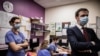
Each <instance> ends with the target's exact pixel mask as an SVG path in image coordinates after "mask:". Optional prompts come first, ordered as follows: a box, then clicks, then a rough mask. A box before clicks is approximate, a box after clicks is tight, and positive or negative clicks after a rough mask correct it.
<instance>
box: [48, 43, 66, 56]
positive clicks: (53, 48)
mask: <svg viewBox="0 0 100 56" xmlns="http://www.w3.org/2000/svg"><path fill="white" fill-rule="evenodd" d="M48 49H49V50H50V51H54V52H56V50H57V44H55V43H51V44H49V46H48ZM56 56H67V54H59V55H56Z"/></svg>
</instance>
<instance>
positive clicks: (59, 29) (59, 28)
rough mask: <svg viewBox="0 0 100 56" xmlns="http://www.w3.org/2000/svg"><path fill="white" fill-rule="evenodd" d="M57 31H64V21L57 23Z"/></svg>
mask: <svg viewBox="0 0 100 56" xmlns="http://www.w3.org/2000/svg"><path fill="white" fill-rule="evenodd" d="M56 31H57V32H61V31H62V23H60V22H59V23H56Z"/></svg>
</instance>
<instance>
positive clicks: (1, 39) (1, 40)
mask: <svg viewBox="0 0 100 56" xmlns="http://www.w3.org/2000/svg"><path fill="white" fill-rule="evenodd" d="M9 30H10V29H7V28H0V49H2V48H7V47H8V46H7V45H6V44H5V35H6V33H7V32H8V31H9Z"/></svg>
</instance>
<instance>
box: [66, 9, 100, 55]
mask: <svg viewBox="0 0 100 56" xmlns="http://www.w3.org/2000/svg"><path fill="white" fill-rule="evenodd" d="M88 14H89V11H88V9H86V8H80V9H78V10H77V11H76V14H75V18H76V20H77V25H76V26H74V27H70V28H69V29H68V30H67V36H68V41H69V42H70V45H71V48H72V56H98V54H97V52H98V51H99V50H100V40H99V39H98V38H97V35H96V34H95V32H94V31H93V29H91V28H87V27H84V26H85V25H86V24H87V22H88Z"/></svg>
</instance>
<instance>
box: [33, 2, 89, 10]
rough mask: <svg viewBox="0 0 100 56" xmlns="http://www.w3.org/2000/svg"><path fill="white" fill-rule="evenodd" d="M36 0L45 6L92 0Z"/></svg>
mask: <svg viewBox="0 0 100 56" xmlns="http://www.w3.org/2000/svg"><path fill="white" fill-rule="evenodd" d="M34 1H35V2H36V3H38V4H39V5H41V6H43V7H44V8H50V7H55V6H61V5H65V4H66V5H68V4H73V3H79V2H85V1H90V0H34Z"/></svg>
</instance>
